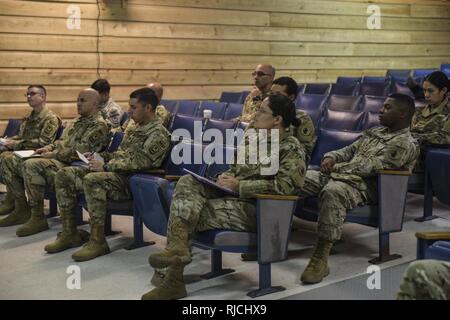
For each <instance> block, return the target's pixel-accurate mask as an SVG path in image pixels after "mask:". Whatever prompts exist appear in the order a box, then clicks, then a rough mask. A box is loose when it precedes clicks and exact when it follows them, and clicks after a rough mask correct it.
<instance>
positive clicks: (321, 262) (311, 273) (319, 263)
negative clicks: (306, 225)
mask: <svg viewBox="0 0 450 320" xmlns="http://www.w3.org/2000/svg"><path fill="white" fill-rule="evenodd" d="M332 246H333V242H331V241H328V240H324V239H320V238H319V240H318V241H317V245H316V248H315V250H314V253H313V255H312V257H311V259H310V260H309V263H308V266H307V267H306V269H305V271H303V274H302V276H301V281H302V282H303V283H304V284H313V283H318V282H321V281H322V279H323V278H325V277H326V276H327V275H328V274H329V273H330V269H329V268H328V256H329V255H330V250H331V247H332Z"/></svg>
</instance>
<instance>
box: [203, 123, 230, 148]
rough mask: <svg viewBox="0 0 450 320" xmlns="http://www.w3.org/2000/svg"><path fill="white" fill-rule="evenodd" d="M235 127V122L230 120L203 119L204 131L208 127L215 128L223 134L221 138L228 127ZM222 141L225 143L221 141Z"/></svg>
mask: <svg viewBox="0 0 450 320" xmlns="http://www.w3.org/2000/svg"><path fill="white" fill-rule="evenodd" d="M235 127H236V122H234V121H231V120H215V119H208V120H205V131H206V130H209V129H217V130H219V131H220V132H221V133H222V134H223V138H224V140H225V135H226V132H227V130H228V129H233V131H234V128H235ZM206 142H209V141H206ZM222 143H225V141H223V142H222Z"/></svg>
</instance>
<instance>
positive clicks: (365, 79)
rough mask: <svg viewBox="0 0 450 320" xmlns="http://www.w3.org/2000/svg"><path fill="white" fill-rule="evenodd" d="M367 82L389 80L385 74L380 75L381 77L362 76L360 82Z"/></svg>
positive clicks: (384, 81)
mask: <svg viewBox="0 0 450 320" xmlns="http://www.w3.org/2000/svg"><path fill="white" fill-rule="evenodd" d="M368 82H372V83H373V82H378V83H386V82H389V78H388V77H386V76H382V77H374V76H364V77H362V80H361V83H368Z"/></svg>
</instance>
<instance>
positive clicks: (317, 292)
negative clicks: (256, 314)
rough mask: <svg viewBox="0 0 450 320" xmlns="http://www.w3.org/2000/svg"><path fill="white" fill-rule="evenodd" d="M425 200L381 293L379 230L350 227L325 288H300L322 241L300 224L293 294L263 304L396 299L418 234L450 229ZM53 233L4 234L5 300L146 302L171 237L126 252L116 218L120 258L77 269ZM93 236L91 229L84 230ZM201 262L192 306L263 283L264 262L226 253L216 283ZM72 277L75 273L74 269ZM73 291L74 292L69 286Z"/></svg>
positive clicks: (0, 246) (294, 245) (190, 272)
mask: <svg viewBox="0 0 450 320" xmlns="http://www.w3.org/2000/svg"><path fill="white" fill-rule="evenodd" d="M421 205H422V197H421V196H416V195H410V196H409V197H408V200H407V212H406V217H405V224H404V230H403V231H402V232H400V233H396V234H394V235H393V236H392V240H391V247H392V249H391V251H392V252H393V253H399V254H401V255H402V258H401V259H398V260H394V261H390V262H387V263H385V264H383V265H381V268H382V270H381V290H376V289H375V290H369V289H367V286H366V285H365V283H366V282H367V278H368V277H369V276H370V275H369V274H367V268H368V267H369V266H370V264H369V263H368V262H367V261H368V260H369V259H370V258H373V257H374V256H375V255H376V253H377V243H378V237H377V234H378V233H377V230H376V229H374V228H369V227H364V226H360V225H355V224H346V225H345V227H344V242H343V243H341V244H338V245H336V246H335V248H334V252H335V253H334V254H333V255H331V257H330V261H329V262H330V268H331V273H330V275H329V276H328V277H327V278H325V280H324V281H323V282H322V283H320V284H317V285H312V286H304V285H301V284H300V281H299V277H300V273H301V272H302V271H303V269H304V268H305V266H306V264H307V262H308V259H309V256H310V255H311V249H312V245H313V244H314V242H315V232H314V230H315V224H314V223H310V222H306V221H301V220H298V219H296V220H295V221H294V223H295V226H296V227H297V230H296V231H295V232H294V233H293V234H292V239H291V242H290V245H289V250H290V251H289V259H288V260H286V261H283V262H280V263H276V264H273V267H272V283H273V285H282V286H284V287H286V290H285V291H282V292H279V293H275V294H271V295H268V296H264V297H262V299H284V298H286V299H393V298H394V297H395V294H396V291H397V290H398V285H399V283H400V278H401V274H402V272H403V270H404V269H405V268H406V266H407V264H408V263H409V262H410V261H412V260H414V259H415V254H416V240H415V237H414V233H415V232H416V231H418V230H449V229H450V208H449V207H445V206H443V205H441V204H439V203H438V202H435V211H434V212H435V214H437V215H440V216H441V217H442V218H440V219H436V220H432V221H428V222H424V223H418V222H415V221H414V220H413V219H414V218H415V217H418V216H420V215H421V214H422V207H421ZM49 221H50V225H51V229H50V230H48V231H45V232H42V233H40V234H37V235H34V236H30V237H26V238H18V237H16V235H15V230H16V227H9V228H2V229H1V230H0V256H1V258H0V259H1V260H0V299H139V298H140V296H141V295H142V294H143V293H145V292H147V291H148V290H150V289H151V288H152V286H151V285H150V277H151V276H152V270H151V268H150V267H149V265H148V262H147V258H148V255H149V254H150V253H151V252H156V251H158V250H160V249H162V248H163V247H164V245H165V238H163V237H159V236H157V235H155V234H153V233H151V232H149V231H148V230H146V231H145V238H146V239H147V240H155V241H156V245H153V246H149V247H145V248H140V249H137V250H133V251H127V250H125V249H124V247H125V245H126V244H127V241H129V239H128V238H127V237H130V236H131V234H132V219H131V217H118V216H114V217H113V227H114V229H117V230H120V231H122V233H121V234H118V235H116V236H113V237H109V238H108V242H109V244H110V247H111V250H112V253H111V254H109V255H106V256H103V257H100V258H97V259H95V260H92V261H88V262H84V263H75V262H74V261H73V260H72V259H71V254H72V253H73V252H74V251H75V250H76V249H71V250H67V251H65V252H62V253H59V254H54V255H50V254H46V253H45V252H44V250H43V248H44V246H45V245H46V244H47V243H49V242H51V241H53V240H54V239H55V237H56V234H57V232H59V231H61V223H60V221H59V218H52V219H50V220H49ZM83 228H85V229H86V230H89V227H88V226H83ZM193 252H194V257H193V263H191V264H190V265H189V266H187V268H186V272H185V274H186V276H185V279H186V281H187V282H188V285H187V290H188V294H189V296H188V297H187V299H199V300H205V299H250V298H249V297H247V295H246V293H247V292H248V291H250V290H253V289H256V288H257V284H258V272H257V270H258V269H257V263H255V262H242V261H241V260H240V255H239V254H229V253H225V254H224V257H223V258H224V266H226V267H231V268H234V269H235V270H236V272H234V273H232V274H228V275H224V276H222V277H219V278H215V279H210V280H200V277H199V276H200V275H201V274H203V273H206V272H207V271H208V270H209V268H210V260H209V253H208V252H207V251H203V250H200V249H197V248H196V249H194V251H193ZM73 266H75V268H77V267H79V268H80V272H81V273H80V280H81V282H80V284H81V288H80V289H69V288H68V286H67V282H69V284H70V283H73V282H72V281H71V280H72V279H73V275H72V274H71V273H70V272H69V273H67V272H68V268H69V267H73ZM69 271H70V268H69ZM69 287H70V286H69Z"/></svg>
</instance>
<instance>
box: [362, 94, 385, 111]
mask: <svg viewBox="0 0 450 320" xmlns="http://www.w3.org/2000/svg"><path fill="white" fill-rule="evenodd" d="M384 101H386V97H379V96H364V97H363V98H362V101H361V108H360V109H361V111H366V112H374V113H378V111H380V109H381V108H383V105H384Z"/></svg>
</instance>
